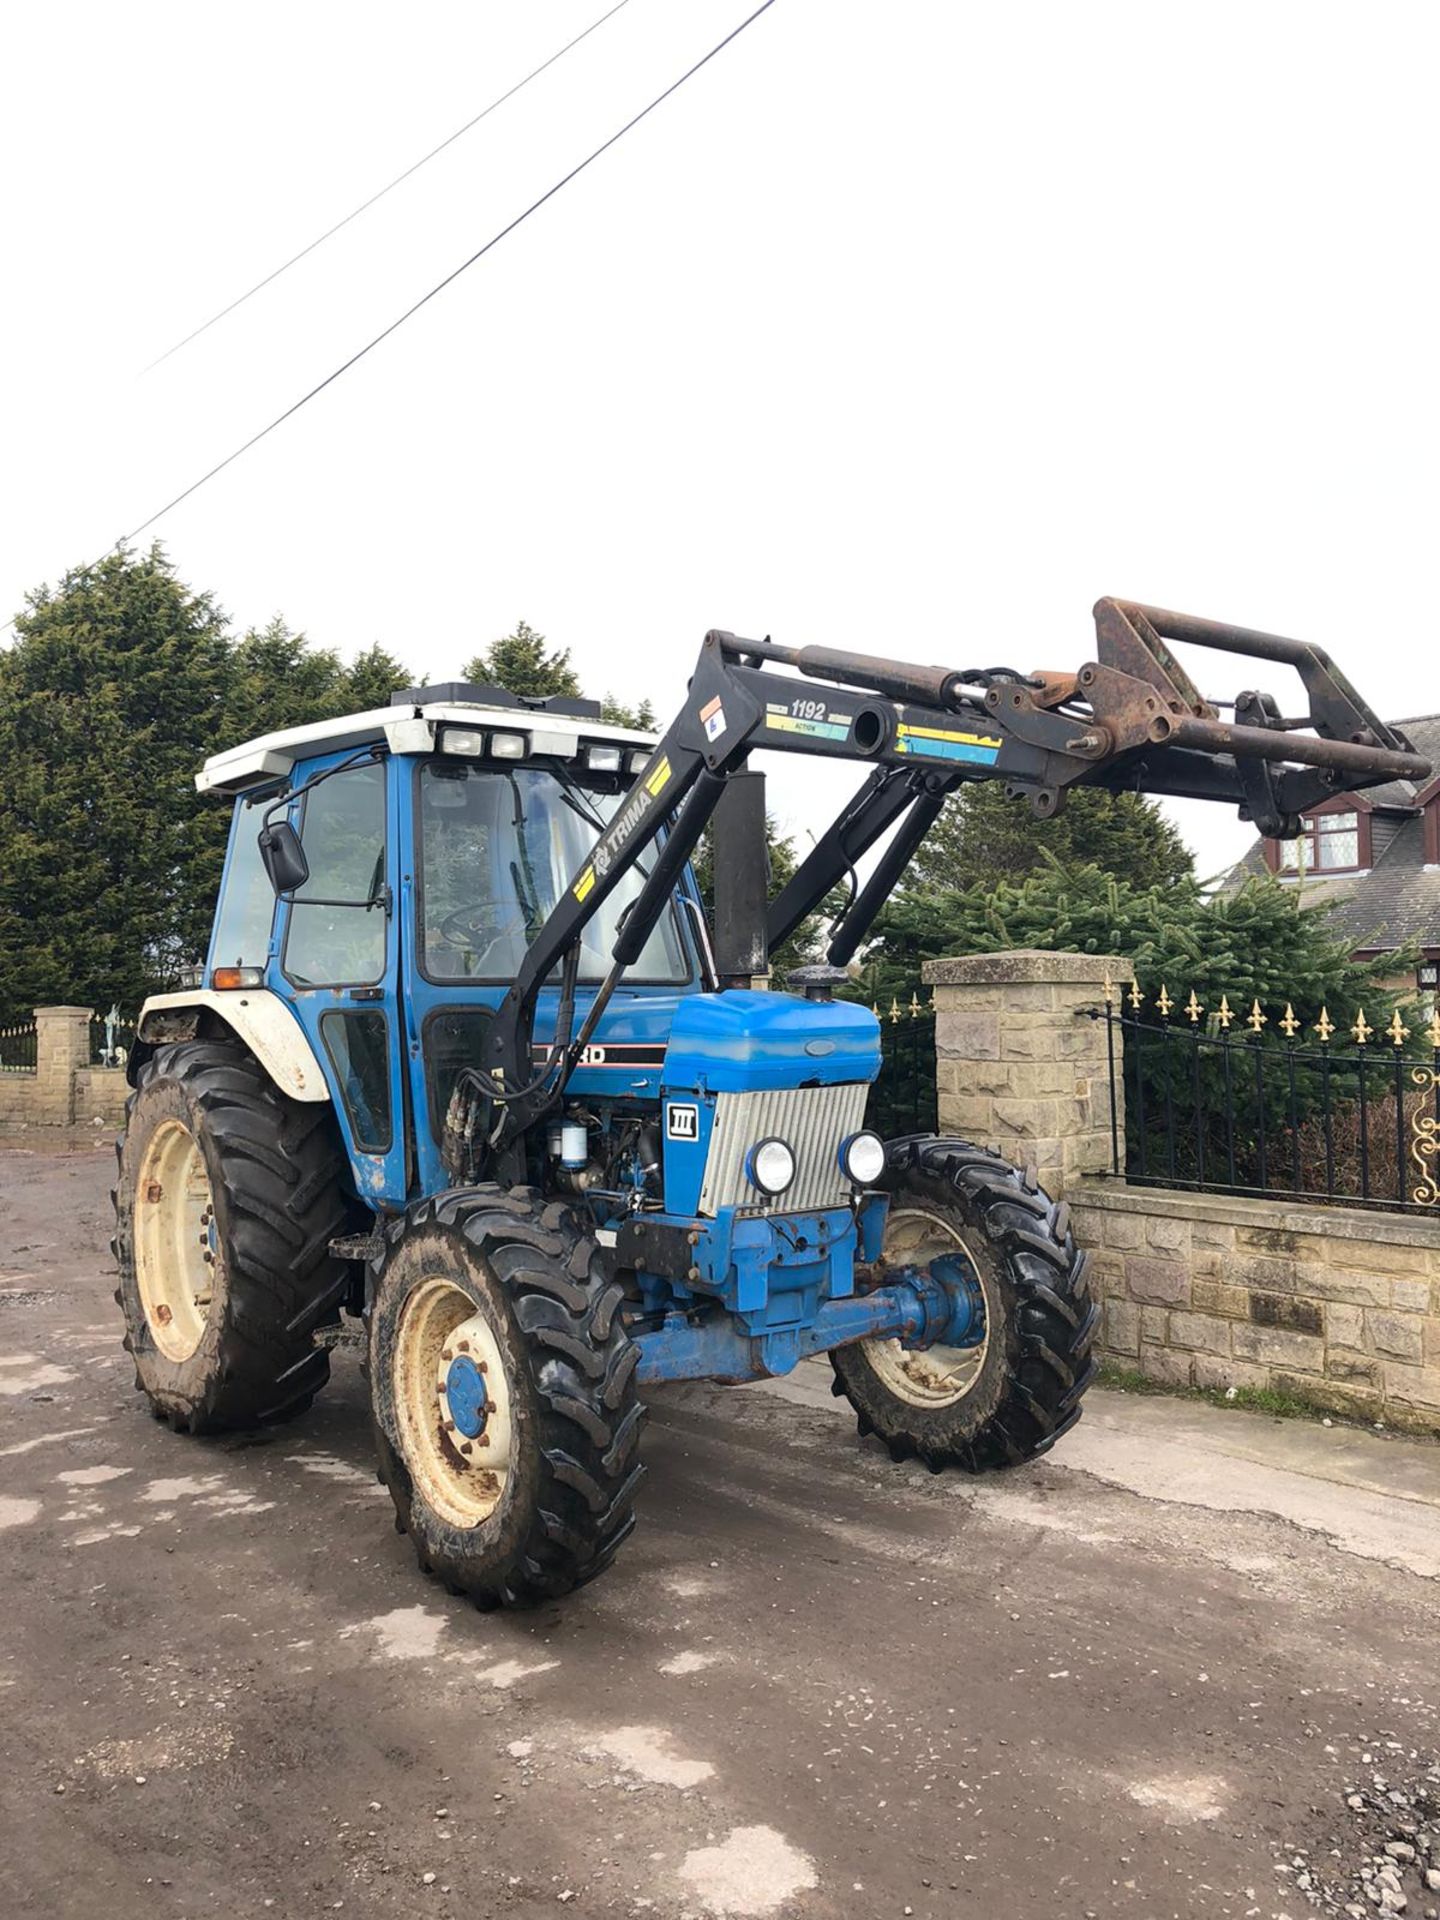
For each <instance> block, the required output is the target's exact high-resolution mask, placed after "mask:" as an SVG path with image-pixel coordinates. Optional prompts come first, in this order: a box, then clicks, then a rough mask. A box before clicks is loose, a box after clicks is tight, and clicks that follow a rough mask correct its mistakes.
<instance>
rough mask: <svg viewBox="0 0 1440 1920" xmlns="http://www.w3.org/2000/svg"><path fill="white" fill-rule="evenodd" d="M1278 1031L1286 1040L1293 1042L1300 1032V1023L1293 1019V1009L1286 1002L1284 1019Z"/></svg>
mask: <svg viewBox="0 0 1440 1920" xmlns="http://www.w3.org/2000/svg"><path fill="white" fill-rule="evenodd" d="M1280 1031H1281V1032H1282V1033H1283V1034H1284V1035H1285V1038H1286V1039H1287V1040H1293V1039H1294V1038H1295V1036H1296V1034H1297V1033H1298V1032H1299V1031H1300V1022H1299V1021H1298V1020H1297V1019H1296V1018H1295V1009H1294V1007H1292V1006H1291V1004H1290V1002H1289V1001H1288V1000H1287V1001H1286V1002H1285V1018H1284V1019H1283V1020H1282V1021H1281V1022H1280Z"/></svg>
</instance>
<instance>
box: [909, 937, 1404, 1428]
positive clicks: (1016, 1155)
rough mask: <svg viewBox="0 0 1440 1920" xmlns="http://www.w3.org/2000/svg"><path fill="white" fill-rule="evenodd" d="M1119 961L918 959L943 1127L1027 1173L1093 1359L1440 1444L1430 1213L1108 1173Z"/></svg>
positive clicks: (1083, 957)
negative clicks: (1095, 1328)
mask: <svg viewBox="0 0 1440 1920" xmlns="http://www.w3.org/2000/svg"><path fill="white" fill-rule="evenodd" d="M1107 975H1108V977H1109V979H1110V981H1111V983H1112V990H1113V991H1117V992H1118V991H1119V990H1120V988H1121V987H1123V986H1124V985H1126V984H1128V983H1129V981H1130V980H1131V978H1132V977H1133V971H1132V969H1131V968H1130V966H1129V965H1128V964H1127V963H1124V962H1117V961H1115V960H1113V959H1110V960H1105V959H1101V958H1097V957H1094V956H1091V955H1088V954H1073V953H1035V952H1011V953H992V954H980V955H975V956H971V957H968V958H966V959H963V960H937V961H931V962H928V963H927V965H926V967H925V979H926V980H927V982H929V983H930V984H931V985H932V986H933V988H934V992H935V1047H936V1074H937V1078H938V1082H939V1108H940V1130H941V1132H942V1133H955V1134H959V1135H960V1136H961V1137H962V1138H965V1139H969V1140H976V1141H979V1142H980V1143H981V1144H982V1145H985V1146H991V1147H994V1148H996V1149H997V1150H998V1151H999V1152H1001V1153H1003V1154H1004V1155H1006V1157H1007V1158H1009V1159H1011V1160H1014V1161H1016V1162H1018V1163H1019V1164H1021V1165H1026V1164H1029V1165H1032V1166H1034V1167H1035V1169H1036V1171H1037V1173H1038V1174H1039V1177H1040V1180H1041V1182H1042V1184H1043V1185H1045V1186H1046V1187H1048V1188H1049V1190H1050V1191H1051V1192H1052V1193H1054V1194H1055V1195H1057V1197H1060V1198H1064V1199H1068V1200H1069V1201H1070V1203H1071V1206H1072V1208H1073V1218H1074V1223H1075V1232H1076V1235H1077V1237H1078V1238H1079V1239H1080V1241H1081V1243H1082V1245H1085V1246H1087V1247H1089V1248H1090V1249H1091V1250H1092V1255H1093V1273H1094V1278H1095V1285H1096V1290H1097V1293H1098V1294H1099V1295H1100V1296H1101V1297H1102V1298H1103V1301H1104V1307H1105V1313H1104V1321H1103V1328H1102V1335H1101V1343H1102V1351H1103V1352H1104V1353H1105V1354H1107V1355H1109V1356H1110V1357H1111V1358H1113V1359H1114V1360H1115V1361H1117V1362H1118V1363H1120V1364H1123V1365H1128V1366H1132V1367H1136V1368H1138V1369H1139V1370H1140V1371H1142V1372H1143V1373H1145V1374H1147V1375H1148V1376H1149V1377H1150V1378H1151V1379H1154V1380H1160V1381H1166V1382H1170V1383H1172V1384H1174V1385H1177V1386H1208V1387H1231V1386H1256V1387H1273V1388H1284V1389H1286V1390H1288V1391H1290V1392H1293V1393H1297V1394H1303V1395H1304V1396H1305V1397H1306V1398H1307V1399H1309V1400H1311V1401H1312V1402H1315V1403H1317V1404H1319V1405H1322V1406H1327V1407H1331V1408H1333V1409H1334V1410H1335V1411H1337V1412H1341V1413H1346V1414H1352V1415H1358V1416H1361V1417H1363V1418H1366V1419H1374V1420H1379V1419H1383V1420H1385V1421H1387V1422H1388V1423H1390V1424H1393V1425H1397V1426H1402V1425H1403V1426H1408V1427H1414V1428H1418V1429H1421V1430H1425V1431H1433V1432H1440V1210H1437V1211H1436V1213H1435V1214H1434V1216H1433V1217H1431V1216H1430V1215H1422V1214H1398V1213H1384V1212H1380V1211H1370V1210H1364V1211H1362V1210H1359V1209H1352V1208H1344V1207H1328V1206H1317V1205H1315V1204H1314V1203H1313V1202H1309V1203H1300V1204H1296V1205H1291V1204H1289V1203H1288V1202H1286V1201H1284V1200H1264V1201H1257V1200H1242V1199H1235V1198H1231V1197H1230V1196H1228V1195H1220V1194H1189V1193H1183V1192H1176V1191H1170V1190H1168V1189H1163V1188H1157V1187H1127V1186H1126V1185H1125V1183H1124V1181H1123V1180H1121V1179H1118V1178H1115V1177H1114V1175H1113V1171H1112V1170H1113V1165H1114V1147H1113V1135H1112V1115H1111V1060H1110V1054H1109V1049H1110V1047H1111V1046H1112V1045H1113V1046H1114V1048H1115V1059H1114V1067H1115V1075H1116V1081H1117V1092H1116V1104H1115V1111H1114V1124H1115V1128H1116V1130H1117V1131H1118V1132H1119V1135H1120V1137H1121V1139H1122V1140H1123V1137H1124V1108H1123V1103H1122V1099H1121V1096H1120V1091H1119V1082H1120V1079H1121V1054H1120V1049H1121V1046H1122V1041H1121V1036H1120V1032H1119V1029H1118V1026H1116V1027H1114V1028H1112V1029H1110V1030H1109V1031H1108V1032H1107V1025H1106V1022H1105V1020H1104V1019H1103V1018H1100V1019H1097V1018H1095V1017H1093V1016H1094V1015H1095V1014H1096V1013H1098V1012H1101V1011H1103V996H1104V989H1105V980H1106V977H1107Z"/></svg>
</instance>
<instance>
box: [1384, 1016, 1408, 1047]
mask: <svg viewBox="0 0 1440 1920" xmlns="http://www.w3.org/2000/svg"><path fill="white" fill-rule="evenodd" d="M1385 1037H1386V1039H1388V1040H1389V1041H1390V1042H1391V1043H1392V1044H1393V1045H1394V1046H1397V1047H1403V1046H1404V1044H1405V1042H1406V1041H1407V1040H1408V1039H1409V1038H1410V1029H1409V1028H1408V1027H1407V1026H1406V1024H1405V1022H1404V1021H1403V1020H1402V1019H1401V1018H1400V1009H1399V1008H1398V1007H1396V1009H1395V1018H1394V1019H1393V1020H1392V1021H1391V1022H1390V1024H1389V1026H1388V1027H1386V1029H1385Z"/></svg>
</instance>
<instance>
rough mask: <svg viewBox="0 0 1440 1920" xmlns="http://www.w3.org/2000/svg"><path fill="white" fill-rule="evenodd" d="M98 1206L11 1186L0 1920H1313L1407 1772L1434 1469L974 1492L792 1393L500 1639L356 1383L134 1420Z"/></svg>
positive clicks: (1215, 1434) (753, 1401) (0, 1454)
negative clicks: (573, 1592) (387, 1447)
mask: <svg viewBox="0 0 1440 1920" xmlns="http://www.w3.org/2000/svg"><path fill="white" fill-rule="evenodd" d="M112 1164H113V1161H112V1159H111V1155H110V1153H109V1151H108V1149H104V1148H101V1147H100V1146H99V1145H98V1143H96V1142H94V1141H92V1140H88V1139H86V1140H82V1141H80V1142H78V1143H72V1144H71V1145H70V1147H69V1148H68V1149H67V1150H61V1149H59V1148H47V1149H44V1150H37V1149H36V1148H35V1147H34V1145H33V1140H32V1142H31V1143H27V1144H25V1145H22V1146H20V1147H18V1148H17V1147H15V1146H13V1145H12V1146H11V1147H9V1148H5V1147H0V1916H3V1920H11V1916H20V1915H30V1914H34V1915H46V1916H52V1915H59V1916H65V1920H71V1917H72V1916H73V1920H91V1916H94V1917H95V1920H131V1917H132V1916H134V1917H135V1920H139V1916H145V1917H146V1920H152V1917H153V1920H180V1917H182V1916H184V1917H185V1920H196V1917H197V1916H204V1915H212V1914H219V1915H226V1916H229V1915H247V1916H248V1915H256V1916H262V1915H266V1914H269V1915H273V1916H277V1917H278V1916H288V1915H292V1914H293V1915H312V1914H322V1913H326V1912H331V1911H336V1910H341V1911H343V1912H344V1913H345V1914H347V1915H353V1916H369V1915H376V1916H380V1915H385V1916H391V1915H402V1914H403V1915H407V1916H408V1915H423V1916H427V1920H449V1917H450V1916H455V1917H456V1920H461V1917H462V1916H463V1917H464V1920H488V1916H492V1915H494V1916H507V1917H513V1920H527V1917H528V1916H532V1915H534V1916H538V1915H542V1914H543V1915H551V1914H554V1913H555V1912H557V1911H565V1912H569V1913H573V1914H576V1915H584V1916H596V1917H597V1920H598V1917H599V1916H611V1915H627V1916H629V1915H639V1914H649V1915H654V1916H661V1917H662V1920H681V1917H682V1916H686V1915H690V1916H694V1920H701V1916H707V1915H711V1914H718V1915H728V1914H735V1915H766V1914H769V1915H778V1916H794V1917H795V1920H832V1917H834V1916H840V1915H845V1916H851V1917H858V1920H866V1917H868V1916H871V1915H874V1916H889V1915H896V1916H901V1915H907V1914H913V1915H914V1916H916V1920H921V1917H922V1916H924V1917H925V1920H934V1917H936V1916H941V1915H961V1914H963V1915H976V1916H985V1917H986V1920H990V1916H1000V1915H1003V1916H1006V1917H1007V1920H1032V1917H1033V1920H1041V1917H1042V1916H1043V1917H1044V1920H1052V1917H1053V1916H1075V1920H1082V1917H1083V1916H1095V1917H1097V1920H1098V1916H1105V1917H1106V1920H1108V1917H1109V1916H1111V1915H1119V1916H1129V1915H1134V1916H1137V1917H1138V1916H1146V1917H1147V1920H1150V1917H1152V1916H1153V1917H1155V1920H1160V1917H1161V1916H1172V1915H1173V1916H1191V1915H1202V1914H1203V1915H1235V1916H1250V1920H1269V1917H1270V1916H1274V1915H1279V1914H1286V1915H1289V1916H1291V1920H1299V1916H1301V1915H1302V1914H1304V1913H1306V1912H1308V1911H1310V1910H1311V1908H1310V1906H1309V1904H1308V1901H1309V1895H1308V1893H1307V1892H1306V1890H1305V1888H1304V1887H1303V1885H1301V1884H1299V1883H1300V1881H1301V1876H1302V1875H1305V1874H1306V1873H1307V1872H1308V1871H1309V1869H1310V1867H1311V1864H1312V1863H1317V1862H1323V1863H1325V1865H1326V1867H1327V1870H1328V1871H1329V1873H1330V1875H1331V1878H1332V1879H1333V1878H1334V1876H1335V1875H1336V1874H1337V1873H1338V1872H1340V1870H1341V1869H1342V1868H1343V1869H1344V1870H1345V1871H1348V1870H1349V1867H1350V1864H1351V1861H1350V1855H1351V1854H1352V1853H1353V1852H1354V1850H1355V1849H1356V1848H1357V1847H1358V1846H1359V1844H1360V1836H1359V1833H1358V1829H1357V1822H1358V1819H1359V1816H1358V1814H1353V1813H1351V1812H1350V1811H1348V1810H1347V1807H1346V1803H1345V1796H1346V1794H1347V1792H1348V1793H1353V1792H1354V1791H1355V1788H1356V1785H1357V1783H1358V1782H1362V1781H1363V1782H1365V1783H1367V1791H1369V1788H1368V1782H1369V1781H1370V1779H1371V1777H1372V1776H1373V1775H1375V1774H1376V1772H1377V1769H1378V1770H1380V1771H1381V1772H1382V1773H1383V1774H1385V1776H1386V1777H1387V1778H1388V1777H1393V1778H1394V1779H1395V1780H1397V1781H1399V1780H1403V1779H1410V1780H1414V1779H1419V1778H1420V1777H1421V1776H1422V1775H1423V1773H1424V1770H1425V1769H1426V1768H1427V1767H1428V1766H1429V1765H1430V1764H1431V1763H1432V1762H1433V1759H1434V1749H1435V1747H1436V1745H1437V1744H1440V1743H1437V1730H1436V1718H1435V1707H1436V1701H1437V1696H1440V1607H1437V1599H1440V1589H1437V1577H1440V1504H1437V1503H1440V1455H1437V1451H1436V1450H1435V1449H1433V1448H1426V1447H1424V1446H1423V1445H1421V1444H1419V1443H1413V1442H1406V1441H1398V1440H1397V1441H1390V1442H1386V1441H1384V1440H1380V1439H1367V1438H1365V1437H1356V1436H1353V1435H1352V1436H1342V1435H1339V1434H1338V1433H1328V1432H1324V1431H1322V1430H1321V1429H1319V1428H1313V1429H1295V1428H1293V1427H1290V1428H1287V1429H1285V1430H1284V1431H1283V1432H1279V1431H1278V1429H1277V1426H1276V1423H1273V1422H1269V1421H1263V1420H1259V1419H1257V1418H1256V1417H1255V1416H1248V1415H1241V1414H1234V1413H1223V1412H1215V1411H1212V1410H1210V1409H1203V1408H1202V1409H1190V1408H1185V1409H1181V1410H1180V1411H1179V1412H1176V1411H1175V1410H1174V1409H1173V1408H1171V1407H1170V1406H1169V1405H1168V1403H1156V1402H1148V1401H1136V1400H1132V1399H1130V1398H1128V1397H1125V1396H1117V1395H1113V1394H1099V1393H1096V1394H1094V1395H1093V1396H1092V1401H1091V1405H1090V1408H1089V1411H1088V1418H1087V1420H1086V1422H1084V1423H1082V1427H1081V1429H1080V1430H1079V1431H1077V1433H1076V1435H1075V1436H1074V1438H1073V1441H1072V1442H1070V1443H1067V1447H1066V1450H1065V1454H1064V1457H1063V1458H1062V1457H1061V1456H1060V1455H1059V1454H1057V1457H1056V1459H1055V1460H1054V1461H1053V1462H1047V1463H1042V1464H1040V1465H1038V1466H1036V1467H1034V1468H1032V1469H1029V1470H1026V1471H1024V1472H1022V1473H1020V1474H1016V1475H1011V1476H1008V1477H1005V1478H1000V1479H993V1480H988V1481H985V1482H982V1483H978V1484H977V1483H975V1482H970V1481H966V1480H964V1479H962V1478H959V1477H955V1476H946V1477H943V1478H940V1479H932V1478H931V1476H930V1475H929V1474H927V1473H926V1472H925V1471H924V1470H923V1469H922V1468H919V1467H917V1466H914V1465H910V1466H906V1467H903V1468H897V1467H895V1466H893V1465H892V1464H891V1463H890V1461H889V1460H888V1458H886V1457H885V1456H884V1455H883V1454H881V1453H880V1452H878V1451H877V1450H875V1449H874V1448H873V1447H871V1446H869V1445H865V1446H862V1445H860V1444H859V1443H858V1441H857V1439H856V1436H855V1433H854V1429H853V1424H852V1423H851V1422H850V1421H849V1420H848V1419H845V1418H842V1417H840V1416H839V1415H838V1414H837V1412H836V1411H835V1410H834V1407H833V1404H832V1403H831V1402H830V1401H829V1398H828V1396H827V1395H825V1394H824V1393H823V1391H819V1390H817V1389H818V1388H819V1387H820V1385H821V1384H822V1381H821V1377H820V1376H819V1375H818V1373H817V1372H815V1371H813V1370H812V1371H808V1372H807V1373H806V1375H805V1377H803V1378H802V1379H801V1380H800V1381H799V1382H797V1383H793V1384H792V1385H791V1386H790V1387H789V1388H788V1390H787V1393H786V1394H785V1395H781V1394H778V1393H776V1392H774V1391H770V1390H764V1391H762V1390H755V1389H750V1390H746V1391H743V1392H728V1393H727V1392H724V1391H720V1390H710V1389H706V1388H685V1389H673V1390H670V1391H667V1392H665V1393H663V1394H661V1395H657V1397H656V1400H655V1403H654V1406H653V1411H652V1418H651V1423H650V1426H649V1428H648V1431H647V1447H646V1457H647V1459H648V1462H649V1468H650V1478H649V1482H648V1485H647V1487H646V1490H645V1492H644V1495H643V1501H642V1517H641V1526H640V1529H639V1531H638V1532H637V1533H636V1535H635V1536H634V1537H633V1539H632V1541H631V1542H630V1544H629V1545H628V1546H627V1547H626V1548H625V1549H624V1551H623V1552H622V1555H621V1557H620V1560H619V1562H618V1564H617V1565H616V1567H615V1569H614V1570H613V1571H612V1572H611V1573H610V1574H608V1575H607V1576H605V1577H604V1578H603V1579H602V1580H600V1581H598V1582H597V1583H596V1584H595V1585H594V1586H592V1587H590V1588H588V1589H586V1590H585V1591H584V1592H583V1593H581V1594H579V1595H577V1596H575V1597H574V1598H572V1599H570V1600H568V1601H566V1602H564V1603H563V1604H561V1605H558V1606H553V1607H549V1608H547V1609H545V1610H544V1611H542V1612H539V1613H534V1614H528V1615H518V1616H515V1615H507V1616H496V1615H489V1616H482V1615H480V1614H477V1613H475V1612H473V1611H472V1610H470V1609H469V1608H468V1607H467V1606H466V1605H464V1604H463V1603H461V1602H459V1601H456V1600H453V1599H451V1598H449V1597H448V1596H446V1595H445V1594H444V1593H443V1592H442V1591H440V1590H438V1589H437V1588H435V1587H433V1586H431V1585H430V1584H429V1583H427V1582H426V1581H425V1580H424V1579H423V1578H422V1576H421V1575H420V1573H419V1572H418V1571H417V1569H416V1567H415V1564H414V1561H413V1557H412V1553H411V1549H410V1546H409V1543H408V1542H407V1541H406V1540H404V1539H403V1538H400V1537H397V1535H396V1534H395V1532H394V1531H393V1528H392V1525H391V1518H390V1507H389V1501H388V1498H387V1496H386V1495H385V1494H384V1492H383V1491H382V1490H381V1489H380V1488H379V1487H378V1486H377V1485H376V1484H375V1480H374V1476H373V1471H372V1462H371V1450H370V1439H369V1432H368V1423H367V1414H366V1405H365V1395H364V1389H363V1383H362V1381H361V1378H360V1374H359V1371H358V1368H357V1365H356V1363H355V1358H354V1355H353V1353H344V1352H342V1354H341V1355H340V1358H339V1362H338V1365H337V1369H336V1377H335V1379H334V1381H333V1383H332V1386H331V1388H330V1389H329V1391H328V1392H327V1393H326V1394H325V1396H324V1397H323V1398H322V1400H321V1401H320V1402H319V1403H318V1404H317V1406H316V1408H315V1409H314V1410H313V1412H312V1413H311V1414H309V1415H308V1416H306V1417H305V1418H304V1419H303V1420H302V1421H300V1422H298V1423H297V1424H295V1425H294V1426H291V1427H287V1428H284V1429H282V1430H279V1431H271V1432H267V1433H265V1434H262V1435H259V1436H255V1437H250V1438H246V1439H241V1440H234V1439H232V1440H221V1441H193V1440H188V1439H183V1438H178V1437H176V1436H175V1435H173V1434H171V1433H170V1432H169V1431H168V1430H166V1429H164V1428H162V1427H160V1426H158V1425H156V1424H155V1423H154V1422H153V1421H152V1420H151V1419H150V1418H149V1416H148V1414H147V1412H146V1409H145V1404H144V1401H143V1399H142V1398H141V1397H140V1396H139V1395H137V1394H136V1393H135V1392H134V1391H133V1390H132V1386H131V1375H130V1368H129V1364H128V1362H127V1360H126V1358H125V1356H124V1355H123V1353H122V1352H121V1351H120V1347H119V1328H118V1324H117V1310H116V1309H115V1307H114V1306H113V1304H112V1301H111V1294H110V1290H111V1286H112V1284H113V1283H112V1280H111V1278H110V1275H109V1271H108V1254H107V1252H106V1240H107V1237H108V1231H109V1228H108V1214H109V1206H108V1198H107V1194H108V1187H109V1181H110V1172H111V1167H112ZM1297 1436H1298V1437H1297ZM1277 1448H1278V1449H1279V1450H1280V1451H1279V1452H1276V1451H1275V1449H1277ZM1066 1460H1068V1464H1066V1463H1065V1461H1066ZM1372 1801H1373V1794H1372ZM1367 1806H1371V1803H1370V1802H1367ZM1372 1816H1373V1806H1371V1811H1370V1812H1367V1814H1366V1816H1365V1817H1366V1819H1367V1820H1371V1822H1372V1825H1373V1818H1372ZM1370 1837H1371V1840H1373V1838H1374V1836H1373V1834H1372V1835H1371V1836H1370ZM1382 1838H1383V1836H1382ZM1367 1844H1368V1842H1367ZM1428 1904H1429V1905H1431V1906H1434V1905H1436V1904H1440V1897H1437V1896H1435V1895H1431V1896H1430V1897H1429V1901H1428ZM1426 1905H1427V1901H1426V1898H1425V1895H1424V1893H1423V1891H1417V1890H1415V1889H1413V1888H1412V1889H1411V1890H1410V1900H1409V1912H1410V1913H1411V1914H1413V1915H1416V1916H1419V1915H1421V1914H1423V1912H1424V1911H1425V1907H1426ZM1367 1910H1373V1908H1368V1909H1367Z"/></svg>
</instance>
